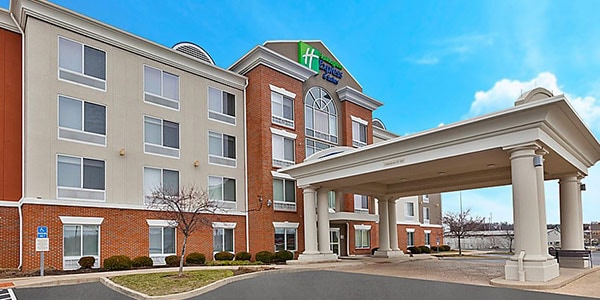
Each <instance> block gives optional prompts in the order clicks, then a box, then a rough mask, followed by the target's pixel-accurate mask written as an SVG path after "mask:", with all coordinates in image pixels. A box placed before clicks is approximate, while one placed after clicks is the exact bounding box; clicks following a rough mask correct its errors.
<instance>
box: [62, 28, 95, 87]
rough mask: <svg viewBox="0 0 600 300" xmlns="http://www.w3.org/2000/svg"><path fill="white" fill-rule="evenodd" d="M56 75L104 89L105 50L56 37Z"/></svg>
mask: <svg viewBox="0 0 600 300" xmlns="http://www.w3.org/2000/svg"><path fill="white" fill-rule="evenodd" d="M58 77H59V78H60V79H64V80H67V81H71V82H74V83H78V84H82V85H86V86H89V87H93V88H97V89H100V90H106V52H104V51H102V50H99V49H96V48H93V47H90V46H88V45H84V44H82V43H79V42H75V41H72V40H69V39H66V38H64V37H58Z"/></svg>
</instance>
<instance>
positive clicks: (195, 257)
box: [185, 252, 206, 265]
mask: <svg viewBox="0 0 600 300" xmlns="http://www.w3.org/2000/svg"><path fill="white" fill-rule="evenodd" d="M204 262H206V256H204V254H202V253H200V252H192V253H190V254H188V255H187V256H186V257H185V263H186V264H188V265H203V264H204Z"/></svg>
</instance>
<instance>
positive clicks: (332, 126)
mask: <svg viewBox="0 0 600 300" xmlns="http://www.w3.org/2000/svg"><path fill="white" fill-rule="evenodd" d="M329 134H331V135H337V118H336V117H335V116H329Z"/></svg>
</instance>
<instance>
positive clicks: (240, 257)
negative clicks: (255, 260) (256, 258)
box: [235, 251, 252, 260]
mask: <svg viewBox="0 0 600 300" xmlns="http://www.w3.org/2000/svg"><path fill="white" fill-rule="evenodd" d="M251 259H252V254H250V253H248V252H245V251H242V252H238V253H237V254H236V255H235V260H251Z"/></svg>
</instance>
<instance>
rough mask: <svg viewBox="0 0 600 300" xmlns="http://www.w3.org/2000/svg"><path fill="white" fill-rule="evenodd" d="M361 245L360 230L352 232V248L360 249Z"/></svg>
mask: <svg viewBox="0 0 600 300" xmlns="http://www.w3.org/2000/svg"><path fill="white" fill-rule="evenodd" d="M361 245H362V235H361V233H360V230H355V231H354V247H355V248H360V247H361Z"/></svg>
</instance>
